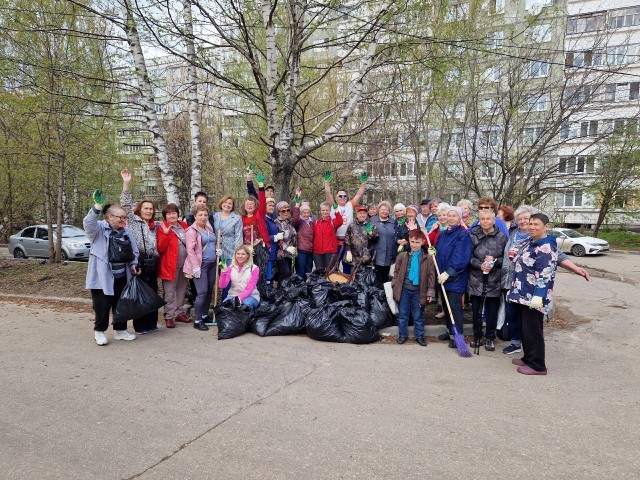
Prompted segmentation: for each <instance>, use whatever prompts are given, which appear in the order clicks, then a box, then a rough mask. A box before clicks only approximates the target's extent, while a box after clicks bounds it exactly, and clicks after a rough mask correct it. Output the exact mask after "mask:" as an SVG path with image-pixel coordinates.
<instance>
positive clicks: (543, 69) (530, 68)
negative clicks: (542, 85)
mask: <svg viewBox="0 0 640 480" xmlns="http://www.w3.org/2000/svg"><path fill="white" fill-rule="evenodd" d="M548 75H549V64H548V63H547V62H542V61H539V60H532V61H530V62H527V63H526V64H525V65H524V67H523V68H522V78H540V77H547V76H548Z"/></svg>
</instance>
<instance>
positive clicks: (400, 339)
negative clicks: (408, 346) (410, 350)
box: [397, 337, 407, 345]
mask: <svg viewBox="0 0 640 480" xmlns="http://www.w3.org/2000/svg"><path fill="white" fill-rule="evenodd" d="M406 341H407V337H398V340H397V342H398V345H402V344H403V343H404V342H406Z"/></svg>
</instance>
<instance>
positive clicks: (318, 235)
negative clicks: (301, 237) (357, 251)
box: [313, 212, 342, 254]
mask: <svg viewBox="0 0 640 480" xmlns="http://www.w3.org/2000/svg"><path fill="white" fill-rule="evenodd" d="M340 225H342V215H340V212H336V216H335V217H334V218H333V219H331V218H328V219H326V220H323V219H322V218H318V219H317V220H316V221H315V222H314V224H313V230H314V237H313V253H317V254H324V253H336V252H337V251H338V238H337V237H336V230H337V229H338V227H339V226H340Z"/></svg>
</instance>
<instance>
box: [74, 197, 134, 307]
mask: <svg viewBox="0 0 640 480" xmlns="http://www.w3.org/2000/svg"><path fill="white" fill-rule="evenodd" d="M98 215H100V211H99V210H96V209H95V208H94V207H91V210H89V213H87V216H86V217H84V220H83V221H82V225H83V226H84V231H85V232H87V237H89V240H90V241H91V248H90V250H89V264H88V265H87V281H86V284H85V288H87V289H95V290H102V291H103V292H104V294H105V295H113V273H112V272H111V264H110V263H109V235H110V234H111V232H112V230H111V227H110V226H109V224H108V223H107V221H106V220H98ZM124 231H125V232H126V234H127V235H128V236H129V239H130V240H131V246H132V247H133V254H134V255H135V258H134V259H133V261H132V262H130V263H127V268H126V272H127V281H129V280H131V277H132V275H133V274H132V273H131V267H132V266H133V265H137V264H138V255H139V251H138V246H137V245H136V240H135V238H134V236H133V234H132V233H131V231H130V230H129V229H128V228H126V227H125V229H124Z"/></svg>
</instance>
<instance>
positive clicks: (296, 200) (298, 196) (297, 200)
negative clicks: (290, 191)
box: [294, 195, 300, 203]
mask: <svg viewBox="0 0 640 480" xmlns="http://www.w3.org/2000/svg"><path fill="white" fill-rule="evenodd" d="M294 200H295V202H296V203H300V195H296V197H295V198H294Z"/></svg>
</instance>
